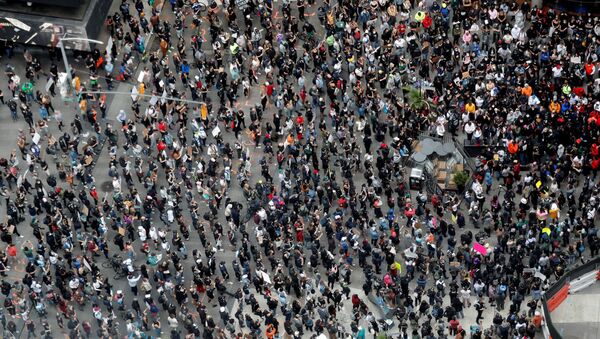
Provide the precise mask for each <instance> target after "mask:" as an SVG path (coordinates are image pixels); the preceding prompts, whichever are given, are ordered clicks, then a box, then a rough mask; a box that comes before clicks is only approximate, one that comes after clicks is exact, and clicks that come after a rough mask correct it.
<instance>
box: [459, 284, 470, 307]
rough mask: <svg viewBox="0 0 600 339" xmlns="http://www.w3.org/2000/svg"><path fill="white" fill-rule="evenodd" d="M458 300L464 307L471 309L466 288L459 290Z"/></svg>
mask: <svg viewBox="0 0 600 339" xmlns="http://www.w3.org/2000/svg"><path fill="white" fill-rule="evenodd" d="M460 300H461V301H462V303H463V304H464V305H465V307H471V290H470V289H467V288H463V289H462V290H460Z"/></svg>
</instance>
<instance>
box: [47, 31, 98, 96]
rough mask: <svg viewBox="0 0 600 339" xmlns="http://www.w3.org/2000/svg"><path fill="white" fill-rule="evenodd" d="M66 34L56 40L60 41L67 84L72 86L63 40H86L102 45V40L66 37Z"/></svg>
mask: <svg viewBox="0 0 600 339" xmlns="http://www.w3.org/2000/svg"><path fill="white" fill-rule="evenodd" d="M66 36H67V34H65V35H64V36H63V37H62V38H59V39H58V42H59V43H60V53H61V54H62V58H63V62H64V63H65V72H67V81H68V82H69V83H68V86H69V87H72V86H73V77H72V76H71V66H70V65H69V60H67V52H66V51H65V41H87V42H92V43H96V44H100V45H104V42H102V41H99V40H94V39H87V38H66Z"/></svg>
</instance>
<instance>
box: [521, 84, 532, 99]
mask: <svg viewBox="0 0 600 339" xmlns="http://www.w3.org/2000/svg"><path fill="white" fill-rule="evenodd" d="M521 94H523V95H524V96H526V97H528V98H529V97H530V96H531V94H533V88H531V86H529V84H525V86H523V88H521Z"/></svg>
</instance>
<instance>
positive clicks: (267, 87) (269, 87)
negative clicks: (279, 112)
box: [265, 82, 275, 96]
mask: <svg viewBox="0 0 600 339" xmlns="http://www.w3.org/2000/svg"><path fill="white" fill-rule="evenodd" d="M274 91H275V87H273V84H271V83H269V82H266V83H265V92H267V96H273V92H274Z"/></svg>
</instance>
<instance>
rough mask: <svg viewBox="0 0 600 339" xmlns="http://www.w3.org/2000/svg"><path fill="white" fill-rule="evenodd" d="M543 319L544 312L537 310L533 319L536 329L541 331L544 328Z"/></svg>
mask: <svg viewBox="0 0 600 339" xmlns="http://www.w3.org/2000/svg"><path fill="white" fill-rule="evenodd" d="M543 321H544V317H543V316H542V314H541V313H540V312H539V311H536V312H535V315H534V316H533V319H531V322H532V323H533V326H535V330H536V331H540V330H541V329H542V322H543Z"/></svg>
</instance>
